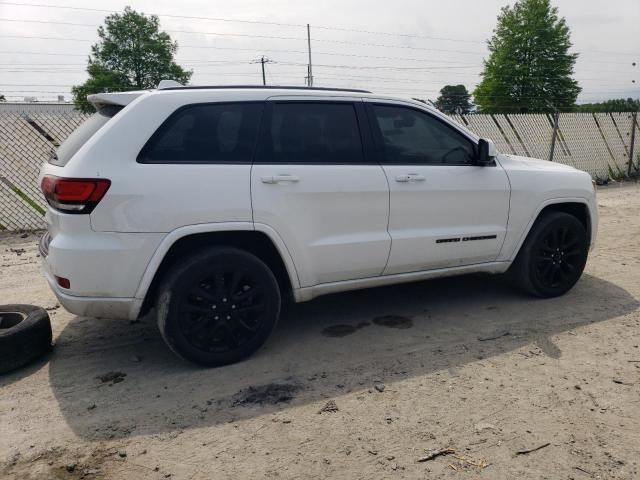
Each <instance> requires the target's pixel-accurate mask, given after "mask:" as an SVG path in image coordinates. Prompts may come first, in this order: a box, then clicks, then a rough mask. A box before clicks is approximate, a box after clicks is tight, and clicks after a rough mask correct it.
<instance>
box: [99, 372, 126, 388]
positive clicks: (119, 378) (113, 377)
mask: <svg viewBox="0 0 640 480" xmlns="http://www.w3.org/2000/svg"><path fill="white" fill-rule="evenodd" d="M126 376H127V374H126V373H123V372H108V373H105V374H103V375H98V376H97V377H96V379H98V380H100V381H101V382H102V383H109V386H111V385H115V384H116V383H120V382H124V377H126Z"/></svg>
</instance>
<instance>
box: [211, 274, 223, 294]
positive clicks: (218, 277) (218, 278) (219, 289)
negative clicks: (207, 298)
mask: <svg viewBox="0 0 640 480" xmlns="http://www.w3.org/2000/svg"><path fill="white" fill-rule="evenodd" d="M213 280H214V285H215V286H216V295H217V296H218V297H221V296H223V295H225V294H226V292H225V288H224V273H222V272H220V271H218V272H216V273H215V274H214V275H213Z"/></svg>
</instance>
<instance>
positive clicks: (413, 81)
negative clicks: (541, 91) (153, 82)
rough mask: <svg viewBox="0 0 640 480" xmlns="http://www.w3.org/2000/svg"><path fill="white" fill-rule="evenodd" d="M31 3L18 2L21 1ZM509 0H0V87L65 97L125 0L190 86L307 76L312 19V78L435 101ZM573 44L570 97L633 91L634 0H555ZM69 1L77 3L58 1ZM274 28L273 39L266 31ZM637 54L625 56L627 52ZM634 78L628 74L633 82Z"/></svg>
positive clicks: (460, 76)
mask: <svg viewBox="0 0 640 480" xmlns="http://www.w3.org/2000/svg"><path fill="white" fill-rule="evenodd" d="M27 3H28V4H29V5H26V4H27ZM512 3H513V0H511V1H509V0H444V1H443V0H394V1H391V0H385V1H380V0H368V1H364V0H360V1H358V0H322V1H318V0H316V1H300V0H296V1H293V0H268V1H267V0H262V1H261V0H233V1H228V0H225V1H221V0H209V1H207V0H180V1H179V2H175V1H168V0H128V1H126V0H125V1H121V0H101V1H100V2H97V1H93V0H85V1H84V2H82V1H80V0H75V1H67V0H53V1H48V0H12V1H9V0H6V1H5V0H0V94H4V95H5V96H6V97H7V100H9V101H17V100H22V99H23V98H24V97H25V96H30V97H37V98H38V100H41V101H45V100H55V99H56V98H57V97H58V95H63V96H64V97H65V99H66V100H69V99H70V90H71V86H72V85H77V84H79V83H82V82H83V81H84V80H86V78H87V75H86V72H85V68H86V62H87V58H88V55H89V53H90V47H91V45H92V44H93V43H95V42H96V40H97V33H96V29H97V26H98V25H100V24H101V23H102V21H103V19H104V17H105V15H107V14H108V13H109V12H115V11H121V10H122V9H123V8H124V7H125V6H126V5H130V6H131V7H133V8H134V9H136V10H137V11H141V12H144V13H146V14H151V13H153V14H157V15H159V17H160V23H161V27H162V29H164V30H166V31H167V32H168V33H169V34H170V35H171V36H172V38H173V39H175V40H177V42H178V45H179V49H178V53H177V56H176V61H177V62H178V63H179V64H181V65H182V66H183V67H185V68H188V69H192V70H193V72H194V74H193V77H192V80H191V83H192V84H195V85H229V84H259V83H261V82H262V74H261V70H260V65H259V64H258V63H252V62H254V61H255V60H256V59H257V58H259V57H260V56H262V55H264V56H266V57H267V58H268V59H269V60H270V63H267V64H266V77H267V83H268V84H273V85H304V84H305V79H304V77H305V76H306V73H307V63H308V56H307V55H308V54H307V29H306V25H307V24H310V31H311V50H312V61H313V76H314V86H323V87H325V86H326V87H345V88H363V89H366V90H371V91H373V92H377V93H384V94H396V95H400V96H409V97H418V98H423V99H432V100H435V99H436V98H437V96H438V91H439V90H440V89H441V88H442V87H443V86H444V85H447V84H460V83H461V84H464V85H465V86H466V87H467V88H468V89H469V90H470V91H471V90H473V88H474V87H475V86H476V85H477V84H478V82H479V73H480V72H481V71H482V61H483V59H484V58H487V55H488V50H487V47H486V40H487V39H488V38H490V36H491V34H492V31H493V29H494V28H495V26H496V18H497V15H498V13H499V11H500V8H501V7H503V6H505V5H507V4H512ZM553 4H554V5H555V6H557V7H558V9H559V14H560V15H561V16H563V17H565V18H566V20H567V23H568V25H569V27H570V28H571V35H572V41H573V49H572V51H573V52H577V53H579V57H578V61H577V63H576V67H575V75H574V78H576V79H577V80H578V81H579V82H580V85H581V87H582V93H581V94H580V96H579V97H578V103H586V102H592V101H601V100H605V99H608V98H623V97H624V98H627V97H633V98H640V35H639V34H638V28H639V26H640V0H608V1H606V2H603V1H602V0H554V1H553ZM61 7H74V8H61ZM274 37H278V38H274ZM634 62H635V63H636V65H635V66H634V65H633V63H634ZM634 81H635V83H634Z"/></svg>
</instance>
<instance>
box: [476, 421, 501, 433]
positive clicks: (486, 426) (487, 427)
mask: <svg viewBox="0 0 640 480" xmlns="http://www.w3.org/2000/svg"><path fill="white" fill-rule="evenodd" d="M496 428H497V427H496V426H495V425H493V424H491V423H486V422H479V423H476V424H475V425H474V426H473V429H474V430H475V431H476V432H478V433H480V432H484V431H485V430H496Z"/></svg>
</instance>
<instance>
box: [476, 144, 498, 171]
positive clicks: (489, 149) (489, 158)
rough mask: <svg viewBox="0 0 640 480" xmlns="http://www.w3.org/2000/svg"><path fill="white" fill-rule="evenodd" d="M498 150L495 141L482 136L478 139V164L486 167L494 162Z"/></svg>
mask: <svg viewBox="0 0 640 480" xmlns="http://www.w3.org/2000/svg"><path fill="white" fill-rule="evenodd" d="M497 154H498V152H497V151H496V146H495V145H494V143H493V142H492V141H491V140H489V139H486V138H481V139H480V141H478V156H477V158H476V165H478V166H480V167H486V166H488V165H493V164H494V158H495V157H496V155H497Z"/></svg>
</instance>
